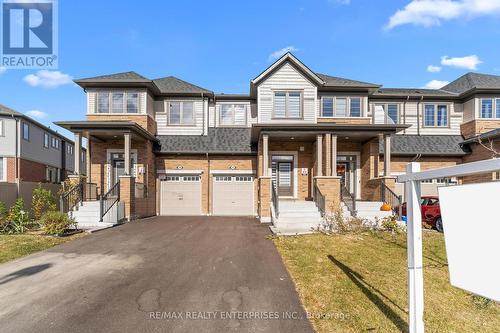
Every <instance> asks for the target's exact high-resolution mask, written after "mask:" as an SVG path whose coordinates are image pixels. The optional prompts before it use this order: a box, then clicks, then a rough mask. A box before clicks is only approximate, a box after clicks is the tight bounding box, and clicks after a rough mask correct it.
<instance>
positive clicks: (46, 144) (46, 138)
mask: <svg viewBox="0 0 500 333" xmlns="http://www.w3.org/2000/svg"><path fill="white" fill-rule="evenodd" d="M43 146H44V147H45V148H49V135H48V134H47V133H43Z"/></svg>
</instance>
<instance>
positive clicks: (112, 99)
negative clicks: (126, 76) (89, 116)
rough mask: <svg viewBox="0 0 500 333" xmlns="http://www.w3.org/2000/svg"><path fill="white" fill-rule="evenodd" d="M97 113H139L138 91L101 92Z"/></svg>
mask: <svg viewBox="0 0 500 333" xmlns="http://www.w3.org/2000/svg"><path fill="white" fill-rule="evenodd" d="M97 113H139V94H138V93H137V92H99V93H98V94H97Z"/></svg>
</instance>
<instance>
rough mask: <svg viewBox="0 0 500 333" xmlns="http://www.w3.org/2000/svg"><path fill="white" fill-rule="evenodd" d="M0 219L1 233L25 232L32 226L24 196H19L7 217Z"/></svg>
mask: <svg viewBox="0 0 500 333" xmlns="http://www.w3.org/2000/svg"><path fill="white" fill-rule="evenodd" d="M4 211H5V206H4ZM4 214H5V213H4ZM0 220H1V221H0V222H1V223H0V232H1V233H7V234H17V233H23V232H26V231H27V230H28V229H29V228H30V227H31V226H32V223H31V220H30V214H29V212H28V211H26V209H24V201H23V199H22V198H18V199H17V200H16V202H15V203H14V205H12V207H10V209H9V212H8V213H7V214H6V217H5V218H4V219H0Z"/></svg>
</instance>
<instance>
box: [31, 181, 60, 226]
mask: <svg viewBox="0 0 500 333" xmlns="http://www.w3.org/2000/svg"><path fill="white" fill-rule="evenodd" d="M56 209H57V206H56V199H55V198H54V196H53V195H52V192H50V191H49V190H46V189H44V188H42V185H41V184H38V187H37V188H36V189H34V190H33V202H32V210H33V217H34V219H35V220H36V221H38V220H40V218H41V217H42V215H43V214H44V213H46V212H50V211H55V210H56Z"/></svg>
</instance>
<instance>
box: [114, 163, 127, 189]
mask: <svg viewBox="0 0 500 333" xmlns="http://www.w3.org/2000/svg"><path fill="white" fill-rule="evenodd" d="M124 174H125V160H118V159H116V160H113V177H112V179H113V184H111V186H113V185H114V184H116V183H118V180H119V179H120V176H123V175H124Z"/></svg>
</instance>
